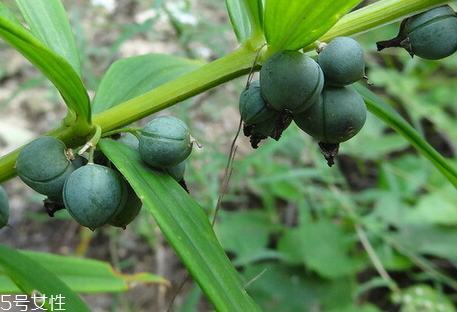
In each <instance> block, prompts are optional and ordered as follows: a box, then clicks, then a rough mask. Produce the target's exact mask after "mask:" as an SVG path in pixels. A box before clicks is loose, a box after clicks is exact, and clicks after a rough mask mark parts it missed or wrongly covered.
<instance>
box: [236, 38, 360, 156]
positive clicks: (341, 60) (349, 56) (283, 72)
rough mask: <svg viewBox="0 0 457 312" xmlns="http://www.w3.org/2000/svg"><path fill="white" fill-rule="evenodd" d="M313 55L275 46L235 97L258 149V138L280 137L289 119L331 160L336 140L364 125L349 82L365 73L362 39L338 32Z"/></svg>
mask: <svg viewBox="0 0 457 312" xmlns="http://www.w3.org/2000/svg"><path fill="white" fill-rule="evenodd" d="M318 53H319V54H318V56H317V59H316V60H314V59H313V58H311V57H309V56H307V55H306V54H304V53H301V52H299V51H279V52H276V53H275V54H273V55H272V56H271V57H270V58H268V59H267V60H266V61H265V63H264V64H263V66H262V68H261V69H260V74H259V80H256V81H253V82H251V83H249V84H248V86H247V88H246V89H245V90H243V92H242V93H241V96H240V101H239V110H240V114H241V118H242V120H243V122H244V128H243V130H244V134H245V135H246V136H248V137H250V141H251V145H252V147H253V148H257V147H258V144H259V142H260V141H261V140H263V139H266V138H268V137H271V138H273V139H275V140H279V138H280V136H281V134H282V132H283V131H284V130H285V129H286V128H287V127H288V126H289V125H290V123H291V122H292V120H293V121H294V122H295V123H296V124H297V125H298V127H299V128H300V129H302V130H303V131H304V132H306V133H308V134H309V135H310V136H312V137H313V138H315V139H316V140H318V141H319V145H320V146H321V148H322V149H323V152H324V155H325V157H326V159H327V161H328V163H329V165H332V164H333V157H334V156H335V155H336V152H337V150H338V146H339V143H341V142H344V141H347V140H349V139H350V138H352V137H353V136H354V135H356V134H357V133H358V132H359V131H360V129H361V128H362V127H363V125H364V123H365V120H366V115H367V109H366V106H365V102H364V101H363V99H362V97H361V96H360V95H359V93H358V92H357V91H355V90H354V89H353V88H352V87H351V86H350V84H352V83H354V82H356V81H358V80H360V79H362V78H363V77H365V60H364V54H363V50H362V47H361V46H360V44H359V43H358V42H357V41H355V40H354V39H351V38H349V37H338V38H335V39H333V40H332V41H330V42H329V43H328V44H321V45H320V48H319V50H318Z"/></svg>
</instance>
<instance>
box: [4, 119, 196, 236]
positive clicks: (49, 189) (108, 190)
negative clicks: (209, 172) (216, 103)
mask: <svg viewBox="0 0 457 312" xmlns="http://www.w3.org/2000/svg"><path fill="white" fill-rule="evenodd" d="M119 140H120V141H121V142H123V143H124V144H125V145H127V146H129V147H130V148H133V149H135V150H137V151H138V153H139V156H140V158H141V159H142V161H143V162H144V163H145V166H151V167H152V168H154V169H159V170H164V171H165V172H167V173H169V174H170V175H171V176H172V177H173V178H174V179H176V180H177V181H178V182H181V185H183V186H185V184H183V183H184V182H183V181H184V180H183V176H184V170H185V159H186V158H187V156H189V154H190V152H191V150H192V137H191V136H190V133H189V129H188V127H187V125H186V124H185V123H184V122H183V121H182V120H180V119H178V118H176V117H172V116H162V117H158V118H155V119H153V120H151V121H150V122H149V123H148V124H147V125H146V126H145V127H144V128H143V129H142V131H141V132H140V134H139V138H137V137H136V136H135V135H133V134H131V133H125V135H124V136H122V137H121V138H119ZM91 152H93V157H89V161H88V160H87V159H86V158H84V157H82V156H80V155H76V156H75V155H74V154H73V150H72V149H68V148H67V147H66V146H65V144H64V143H63V142H62V141H61V140H59V139H58V138H55V137H49V136H44V137H40V138H38V139H35V140H33V141H32V142H30V143H29V144H27V145H26V146H24V148H23V149H22V150H21V152H20V153H19V156H18V159H17V162H16V171H17V174H18V176H19V177H20V178H21V180H22V181H23V182H24V183H25V184H27V185H28V186H29V187H31V188H32V189H34V190H35V191H36V192H38V193H40V194H43V195H46V196H47V198H46V199H45V201H44V203H45V207H46V210H47V212H48V214H49V215H50V216H53V215H54V213H55V212H56V211H57V210H59V209H64V208H66V209H67V211H68V213H69V214H70V215H71V216H72V217H73V219H74V220H76V221H77V222H78V223H79V224H81V225H83V226H85V227H88V228H90V229H92V230H94V229H96V228H98V227H100V226H103V225H105V224H109V225H112V226H117V227H121V228H125V227H126V226H127V225H128V224H129V223H130V222H132V221H133V220H134V219H135V217H136V216H137V215H138V213H139V211H140V209H141V206H142V203H141V200H140V199H139V197H138V196H137V194H136V193H135V191H134V190H133V189H132V187H131V186H130V184H129V183H128V182H127V181H126V180H125V178H124V177H123V176H122V175H121V173H120V172H119V171H118V170H117V169H116V168H115V167H114V166H113V165H112V164H111V163H110V162H109V161H108V159H107V158H106V157H105V156H104V155H103V154H101V153H100V151H98V150H95V151H91ZM97 152H98V154H97ZM0 195H1V194H0Z"/></svg>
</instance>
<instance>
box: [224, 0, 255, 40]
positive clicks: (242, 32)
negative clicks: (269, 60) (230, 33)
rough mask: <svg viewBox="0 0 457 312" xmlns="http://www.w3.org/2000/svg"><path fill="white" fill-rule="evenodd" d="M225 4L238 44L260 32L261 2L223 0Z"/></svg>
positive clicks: (252, 0)
mask: <svg viewBox="0 0 457 312" xmlns="http://www.w3.org/2000/svg"><path fill="white" fill-rule="evenodd" d="M225 4H226V6H227V10H228V13H229V17H230V21H231V22H232V27H233V30H234V31H235V35H236V38H237V39H238V42H243V41H245V40H246V39H248V38H249V36H251V35H252V34H255V33H257V32H261V31H262V27H263V3H262V0H225Z"/></svg>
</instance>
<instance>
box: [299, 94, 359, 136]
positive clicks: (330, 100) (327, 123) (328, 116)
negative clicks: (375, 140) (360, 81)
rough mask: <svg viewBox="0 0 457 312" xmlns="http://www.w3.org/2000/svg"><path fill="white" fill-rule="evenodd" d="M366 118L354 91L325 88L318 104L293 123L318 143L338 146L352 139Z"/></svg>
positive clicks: (300, 115)
mask: <svg viewBox="0 0 457 312" xmlns="http://www.w3.org/2000/svg"><path fill="white" fill-rule="evenodd" d="M366 116H367V108H366V105H365V102H364V101H363V99H362V97H361V96H360V95H359V93H358V92H357V91H356V90H355V89H354V88H352V87H350V86H346V87H331V86H327V87H325V88H324V90H323V91H322V95H321V97H320V98H319V100H318V101H317V102H316V103H314V104H313V106H311V107H310V108H309V109H307V110H306V111H304V112H303V113H301V114H298V115H297V116H295V117H294V121H295V123H296V124H297V126H298V127H300V129H302V130H303V131H305V132H306V133H308V134H309V135H310V136H312V137H313V138H315V139H316V140H318V141H319V142H323V143H331V144H338V143H341V142H344V141H347V140H349V139H350V138H352V137H353V136H354V135H356V134H357V133H358V132H359V131H360V129H362V127H363V125H364V124H365V120H366Z"/></svg>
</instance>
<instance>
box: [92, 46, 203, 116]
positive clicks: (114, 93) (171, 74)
mask: <svg viewBox="0 0 457 312" xmlns="http://www.w3.org/2000/svg"><path fill="white" fill-rule="evenodd" d="M201 65H202V64H201V63H200V62H197V61H192V60H189V59H185V58H181V57H177V56H173V55H165V54H146V55H139V56H134V57H129V58H124V59H121V60H118V61H116V62H114V63H113V65H111V67H110V68H109V69H108V71H107V72H106V74H105V76H103V79H102V81H101V82H100V85H99V86H98V89H97V93H96V94H95V97H94V100H93V101H92V113H93V114H98V113H101V112H103V111H105V110H107V109H109V108H111V107H114V106H116V105H117V104H119V103H122V102H125V101H127V100H130V99H132V98H134V97H135V96H138V95H141V94H143V93H145V92H146V91H149V90H152V89H154V88H156V87H158V86H159V85H161V84H164V83H165V82H168V81H170V80H172V79H175V78H177V77H179V76H182V75H184V74H185V73H188V72H190V71H192V70H195V69H197V68H199V67H200V66H201Z"/></svg>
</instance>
